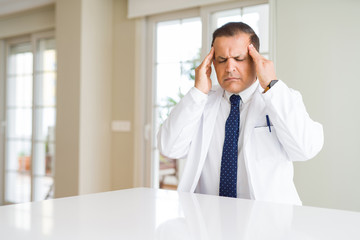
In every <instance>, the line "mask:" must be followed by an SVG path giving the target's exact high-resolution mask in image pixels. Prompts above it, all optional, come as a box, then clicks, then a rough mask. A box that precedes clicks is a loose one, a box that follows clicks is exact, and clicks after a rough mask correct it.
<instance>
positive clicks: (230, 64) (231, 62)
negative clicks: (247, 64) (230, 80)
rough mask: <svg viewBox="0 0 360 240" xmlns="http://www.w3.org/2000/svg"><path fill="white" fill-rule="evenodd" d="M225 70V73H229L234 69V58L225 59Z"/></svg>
mask: <svg viewBox="0 0 360 240" xmlns="http://www.w3.org/2000/svg"><path fill="white" fill-rule="evenodd" d="M225 71H226V72H227V73H230V72H233V71H235V60H234V59H232V58H229V59H228V60H227V61H226V68H225Z"/></svg>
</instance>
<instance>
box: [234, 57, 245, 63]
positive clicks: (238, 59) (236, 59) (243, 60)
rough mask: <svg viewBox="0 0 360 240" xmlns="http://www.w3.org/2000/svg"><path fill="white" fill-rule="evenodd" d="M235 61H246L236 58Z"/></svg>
mask: <svg viewBox="0 0 360 240" xmlns="http://www.w3.org/2000/svg"><path fill="white" fill-rule="evenodd" d="M235 60H236V61H237V62H242V61H244V60H245V59H244V58H242V59H240V58H235Z"/></svg>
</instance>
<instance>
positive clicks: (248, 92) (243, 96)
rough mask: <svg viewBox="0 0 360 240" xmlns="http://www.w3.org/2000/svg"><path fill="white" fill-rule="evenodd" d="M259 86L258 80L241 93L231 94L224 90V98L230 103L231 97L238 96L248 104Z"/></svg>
mask: <svg viewBox="0 0 360 240" xmlns="http://www.w3.org/2000/svg"><path fill="white" fill-rule="evenodd" d="M258 85H259V81H258V80H256V81H255V82H254V83H253V84H251V85H250V87H248V88H247V89H245V90H243V91H241V92H239V93H230V92H228V91H226V90H224V95H223V96H224V98H225V99H226V100H227V101H228V102H229V103H230V97H231V95H233V94H237V95H240V97H241V102H243V103H247V102H248V101H249V100H250V99H251V97H252V95H253V94H254V92H255V90H256V89H257V87H258Z"/></svg>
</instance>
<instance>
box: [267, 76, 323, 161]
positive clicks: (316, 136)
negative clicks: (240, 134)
mask: <svg viewBox="0 0 360 240" xmlns="http://www.w3.org/2000/svg"><path fill="white" fill-rule="evenodd" d="M262 97H263V99H264V101H265V104H266V109H267V111H268V114H269V117H270V119H271V122H272V124H273V127H274V128H275V130H276V134H277V137H278V139H279V141H280V143H281V144H282V146H283V147H284V150H285V151H286V153H287V154H288V156H289V159H291V160H292V161H305V160H308V159H311V158H313V157H314V156H315V155H316V154H318V153H319V152H320V150H321V148H322V146H323V143H324V133H323V127H322V125H321V124H320V123H318V122H315V121H313V120H312V119H311V118H310V116H309V114H308V113H307V111H306V108H305V106H304V103H303V100H302V96H301V94H300V93H299V92H298V91H295V90H293V89H290V88H288V87H287V86H286V84H285V83H284V82H282V81H278V82H277V83H276V84H275V85H274V86H273V87H272V88H271V89H270V90H268V91H267V92H266V93H264V94H262Z"/></svg>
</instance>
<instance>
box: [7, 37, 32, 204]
mask: <svg viewBox="0 0 360 240" xmlns="http://www.w3.org/2000/svg"><path fill="white" fill-rule="evenodd" d="M6 86H7V87H6V144H5V145H6V147H5V153H6V154H5V202H9V203H20V202H28V201H30V200H31V172H30V171H31V153H32V107H33V53H32V46H31V42H25V43H18V44H14V45H11V46H10V47H9V50H8V68H7V81H6Z"/></svg>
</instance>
